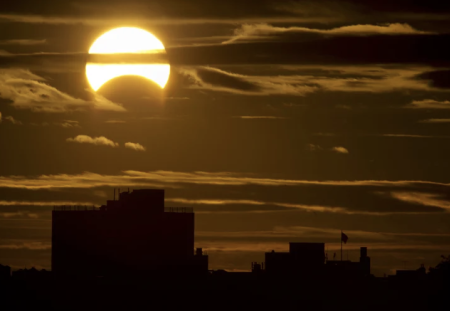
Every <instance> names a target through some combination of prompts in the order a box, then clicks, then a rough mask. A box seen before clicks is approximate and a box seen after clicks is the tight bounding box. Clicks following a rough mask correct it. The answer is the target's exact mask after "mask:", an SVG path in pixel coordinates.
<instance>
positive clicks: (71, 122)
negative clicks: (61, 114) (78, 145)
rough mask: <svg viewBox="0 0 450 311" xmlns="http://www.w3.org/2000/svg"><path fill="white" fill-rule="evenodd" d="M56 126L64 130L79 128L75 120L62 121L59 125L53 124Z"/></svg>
mask: <svg viewBox="0 0 450 311" xmlns="http://www.w3.org/2000/svg"><path fill="white" fill-rule="evenodd" d="M55 124H56V125H59V126H62V127H64V128H74V127H76V128H80V124H79V122H78V121H75V120H64V121H62V122H61V123H55Z"/></svg>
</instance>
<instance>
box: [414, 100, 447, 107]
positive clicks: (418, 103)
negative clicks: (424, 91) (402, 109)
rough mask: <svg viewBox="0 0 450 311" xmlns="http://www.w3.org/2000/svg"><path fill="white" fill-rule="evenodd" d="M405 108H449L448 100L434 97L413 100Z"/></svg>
mask: <svg viewBox="0 0 450 311" xmlns="http://www.w3.org/2000/svg"><path fill="white" fill-rule="evenodd" d="M406 108H412V109H450V101H448V100H445V101H438V100H434V99H424V100H414V101H413V102H412V103H411V104H409V105H407V106H406Z"/></svg>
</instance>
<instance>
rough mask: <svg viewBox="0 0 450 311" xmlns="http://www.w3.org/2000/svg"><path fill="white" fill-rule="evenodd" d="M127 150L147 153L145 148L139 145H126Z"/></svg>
mask: <svg viewBox="0 0 450 311" xmlns="http://www.w3.org/2000/svg"><path fill="white" fill-rule="evenodd" d="M125 148H128V149H132V150H136V151H145V147H144V146H142V145H141V144H138V143H125Z"/></svg>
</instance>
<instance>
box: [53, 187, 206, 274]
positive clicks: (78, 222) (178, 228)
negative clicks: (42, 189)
mask: <svg viewBox="0 0 450 311" xmlns="http://www.w3.org/2000/svg"><path fill="white" fill-rule="evenodd" d="M194 223H195V215H194V213H193V211H192V209H191V208H185V207H183V208H165V207H164V190H159V189H142V190H134V191H132V192H130V191H126V192H120V190H119V197H118V200H116V199H115V191H114V200H108V201H107V204H106V205H103V206H101V207H100V208H95V207H89V208H88V207H85V206H82V207H80V206H59V207H55V208H54V210H53V212H52V271H53V272H54V273H55V274H57V275H89V276H92V275H94V276H107V275H121V274H124V275H130V274H133V273H137V272H139V273H142V272H152V273H156V272H158V273H165V274H167V273H176V274H180V273H181V274H182V273H207V272H208V257H207V256H206V255H204V254H203V251H202V249H200V248H199V249H197V250H196V252H195V253H194Z"/></svg>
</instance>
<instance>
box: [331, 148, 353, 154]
mask: <svg viewBox="0 0 450 311" xmlns="http://www.w3.org/2000/svg"><path fill="white" fill-rule="evenodd" d="M331 150H332V151H334V152H337V153H343V154H348V153H349V152H348V150H347V149H346V148H344V147H333V148H332V149H331Z"/></svg>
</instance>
